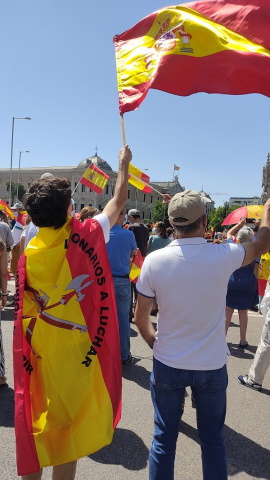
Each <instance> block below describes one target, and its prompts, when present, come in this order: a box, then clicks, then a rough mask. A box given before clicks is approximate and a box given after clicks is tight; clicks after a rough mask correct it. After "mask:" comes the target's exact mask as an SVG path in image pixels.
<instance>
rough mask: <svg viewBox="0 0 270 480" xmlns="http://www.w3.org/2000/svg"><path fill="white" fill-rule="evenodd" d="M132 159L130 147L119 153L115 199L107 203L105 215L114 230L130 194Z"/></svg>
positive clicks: (125, 147)
mask: <svg viewBox="0 0 270 480" xmlns="http://www.w3.org/2000/svg"><path fill="white" fill-rule="evenodd" d="M131 159H132V153H131V150H130V148H129V146H128V145H125V146H124V147H123V148H122V149H121V150H120V152H119V170H118V175H117V180H116V185H115V192H114V197H113V198H112V199H111V200H110V201H109V202H108V203H107V205H106V207H105V208H104V210H103V213H105V215H107V217H108V218H109V222H110V228H112V227H113V226H114V224H115V222H116V220H117V219H118V217H119V213H120V211H121V210H122V208H123V207H124V205H125V202H126V200H127V192H128V166H129V163H130V162H131Z"/></svg>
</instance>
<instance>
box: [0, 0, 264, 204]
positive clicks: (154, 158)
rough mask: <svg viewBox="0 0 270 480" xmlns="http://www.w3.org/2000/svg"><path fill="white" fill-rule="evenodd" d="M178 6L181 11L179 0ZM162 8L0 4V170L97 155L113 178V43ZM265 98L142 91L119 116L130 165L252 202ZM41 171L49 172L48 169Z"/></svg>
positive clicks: (117, 131) (118, 143)
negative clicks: (141, 98)
mask: <svg viewBox="0 0 270 480" xmlns="http://www.w3.org/2000/svg"><path fill="white" fill-rule="evenodd" d="M181 3H187V2H185V1H182V2H181ZM167 5H170V3H169V2H168V3H164V0H163V1H159V0H147V2H146V1H145V0H137V1H136V2H127V1H124V0H115V1H112V0H103V1H102V2H101V1H97V0H79V1H78V0H56V1H55V0H39V1H37V0H8V1H3V0H2V1H1V3H0V45H1V47H0V64H1V75H0V95H1V97H0V140H1V141H0V167H1V168H10V156H11V131H12V118H13V117H27V116H29V117H31V119H32V120H31V121H27V120H15V122H14V143H13V166H14V167H18V162H19V152H20V151H25V150H29V151H30V153H22V156H21V167H22V168H23V167H27V168H31V167H33V166H35V167H38V166H48V167H50V166H58V165H59V166H64V165H70V166H74V165H78V164H79V163H80V162H81V161H82V160H84V159H85V158H87V157H89V156H92V155H94V154H95V151H96V147H97V154H98V155H99V156H100V157H101V158H103V159H104V160H106V161H107V162H108V163H109V164H110V165H111V167H112V168H113V169H114V170H117V166H118V152H119V150H120V149H121V147H122V133H121V124H120V117H119V105H118V92H117V80H116V66H115V54H114V45H113V41H112V39H113V36H114V35H115V34H120V33H123V32H124V31H125V30H128V29H129V28H131V27H132V26H133V25H134V24H136V23H137V22H138V21H139V20H141V19H142V18H144V17H145V16H147V15H149V14H150V13H152V12H154V11H155V10H158V9H161V8H164V7H165V6H167ZM269 108H270V99H269V98H268V97H264V96H263V95H257V94H253V95H241V96H229V95H208V94H205V93H198V94H194V95H191V96H189V97H180V96H174V95H170V94H168V93H165V92H161V91H157V90H150V91H149V93H148V95H147V97H146V99H145V100H144V101H143V103H142V104H141V105H140V107H139V108H138V109H137V110H136V111H133V112H128V113H126V114H125V115H124V122H125V133H126V140H127V143H128V144H129V145H130V147H131V150H132V153H133V160H132V161H133V163H134V164H135V165H136V166H137V167H139V168H141V169H142V170H145V171H146V173H147V174H148V175H149V176H150V181H157V182H158V181H167V180H169V181H171V180H172V178H173V173H174V172H173V168H174V164H176V165H177V166H179V167H180V171H179V172H176V173H178V174H179V182H180V184H181V185H182V186H183V187H185V188H186V189H192V190H197V191H199V190H201V189H202V188H203V190H204V191H205V192H207V193H210V196H211V197H212V199H213V200H214V201H215V202H216V207H217V206H219V205H223V203H224V202H226V201H228V200H229V198H230V196H248V197H253V196H255V195H257V196H260V195H261V193H262V186H261V184H262V169H263V166H264V165H265V163H266V160H267V154H268V152H270V145H269ZM48 170H49V168H48Z"/></svg>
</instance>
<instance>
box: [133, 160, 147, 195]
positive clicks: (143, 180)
mask: <svg viewBox="0 0 270 480" xmlns="http://www.w3.org/2000/svg"><path fill="white" fill-rule="evenodd" d="M128 173H129V175H128V181H129V183H130V184H131V185H133V186H134V187H136V188H138V189H139V190H142V191H143V192H145V193H151V192H152V191H153V189H152V187H151V186H150V185H149V182H150V177H148V175H146V174H145V173H144V172H143V171H142V170H140V169H139V168H137V167H135V165H132V163H130V164H129V166H128Z"/></svg>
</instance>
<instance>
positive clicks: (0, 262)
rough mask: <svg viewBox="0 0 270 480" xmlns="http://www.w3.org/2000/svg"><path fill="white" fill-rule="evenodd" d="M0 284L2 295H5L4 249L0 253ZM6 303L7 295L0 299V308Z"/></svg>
mask: <svg viewBox="0 0 270 480" xmlns="http://www.w3.org/2000/svg"><path fill="white" fill-rule="evenodd" d="M0 272H1V273H0V282H1V290H2V293H4V294H6V293H7V252H6V249H4V250H2V251H1V252H0ZM6 303H7V295H3V296H2V297H1V305H0V308H4V306H5V305H6Z"/></svg>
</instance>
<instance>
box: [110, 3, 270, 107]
mask: <svg viewBox="0 0 270 480" xmlns="http://www.w3.org/2000/svg"><path fill="white" fill-rule="evenodd" d="M269 17H270V2H269V0H205V1H204V0H202V1H197V2H191V3H186V4H184V5H178V6H172V7H167V8H163V9H162V10H158V11H156V12H154V13H152V14H151V15H149V16H148V17H146V18H144V19H143V20H141V21H140V22H139V23H137V25H135V26H134V27H133V28H131V29H130V30H127V31H126V32H124V33H122V34H121V35H118V36H116V37H115V38H114V43H115V51H116V67H117V81H118V91H119V104H120V113H121V114H123V113H125V112H128V111H131V110H134V109H135V108H137V107H138V106H139V105H140V104H141V102H142V101H143V99H144V98H145V96H146V95H147V93H148V90H149V89H150V88H154V89H157V90H163V91H165V92H168V93H173V94H175V95H182V96H187V95H191V94H193V93H197V92H206V93H223V94H230V95H243V94H247V93H261V94H263V95H266V96H270V28H269Z"/></svg>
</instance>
